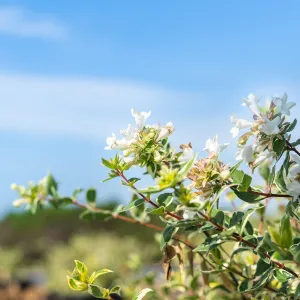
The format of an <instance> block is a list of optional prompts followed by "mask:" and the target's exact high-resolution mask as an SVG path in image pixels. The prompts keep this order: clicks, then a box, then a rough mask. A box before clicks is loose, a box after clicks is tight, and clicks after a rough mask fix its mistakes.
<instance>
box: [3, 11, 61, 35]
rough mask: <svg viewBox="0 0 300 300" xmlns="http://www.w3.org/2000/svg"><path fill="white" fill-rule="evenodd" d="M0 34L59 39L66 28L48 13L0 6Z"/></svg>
mask: <svg viewBox="0 0 300 300" xmlns="http://www.w3.org/2000/svg"><path fill="white" fill-rule="evenodd" d="M0 34H6V35H15V36H21V37H35V38H45V39H60V38H62V37H63V36H64V35H65V34H66V29H65V27H64V26H63V25H62V24H61V23H60V22H58V21H57V20H55V19H52V18H51V17H49V16H48V15H44V14H37V13H33V12H31V11H29V10H26V9H23V8H19V7H0Z"/></svg>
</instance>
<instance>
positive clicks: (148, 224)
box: [72, 199, 277, 292]
mask: <svg viewBox="0 0 300 300" xmlns="http://www.w3.org/2000/svg"><path fill="white" fill-rule="evenodd" d="M72 202H73V204H74V205H76V206H78V207H80V208H84V209H91V207H89V206H87V205H85V204H82V203H80V202H78V201H77V200H76V199H73V200H72ZM92 210H93V211H94V212H105V213H110V214H111V216H112V217H113V218H114V219H115V220H121V221H125V222H128V223H132V224H138V225H141V226H144V227H147V228H151V229H154V230H157V231H163V230H164V228H163V227H161V226H157V225H155V224H152V223H142V222H139V221H137V220H135V219H132V218H130V217H126V216H121V215H117V214H114V213H111V212H110V211H108V210H104V209H101V208H96V207H94V208H92ZM172 239H173V240H174V241H177V242H179V243H182V244H184V245H185V246H186V247H188V248H189V249H191V250H194V249H195V248H196V247H195V246H194V245H193V244H191V243H190V242H189V241H188V240H185V239H182V237H181V236H180V235H179V234H176V235H174V236H173V237H172ZM224 251H225V250H224ZM225 252H226V251H225ZM197 253H198V254H199V255H200V256H201V258H202V259H203V260H204V261H206V262H207V263H208V264H209V265H210V267H212V268H214V265H213V264H212V263H211V262H210V261H209V260H208V259H207V258H206V257H205V256H204V255H203V254H202V253H200V252H197ZM226 254H228V253H227V252H226ZM227 269H228V271H229V274H230V277H231V278H232V280H233V281H234V283H235V285H237V284H238V281H237V279H236V278H235V276H234V275H233V273H234V274H237V275H239V276H241V277H243V278H247V277H245V276H244V275H243V274H242V273H241V272H239V271H238V270H235V269H234V268H227ZM265 288H266V289H267V290H269V291H272V292H277V291H276V290H274V289H272V288H270V287H269V286H265Z"/></svg>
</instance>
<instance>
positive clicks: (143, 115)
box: [131, 108, 151, 128]
mask: <svg viewBox="0 0 300 300" xmlns="http://www.w3.org/2000/svg"><path fill="white" fill-rule="evenodd" d="M131 114H132V116H133V117H134V119H135V123H136V126H137V127H138V128H143V127H144V125H145V122H146V120H147V119H148V118H149V117H150V115H151V111H149V112H137V111H136V110H135V109H133V108H132V109H131Z"/></svg>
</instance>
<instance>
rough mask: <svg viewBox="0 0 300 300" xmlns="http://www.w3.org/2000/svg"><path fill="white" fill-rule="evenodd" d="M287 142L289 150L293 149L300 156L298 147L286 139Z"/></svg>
mask: <svg viewBox="0 0 300 300" xmlns="http://www.w3.org/2000/svg"><path fill="white" fill-rule="evenodd" d="M285 143H286V145H287V148H288V150H290V151H293V152H295V153H297V154H298V155H299V156H300V152H299V151H298V150H297V149H296V147H294V146H292V144H291V143H290V142H289V141H287V140H285Z"/></svg>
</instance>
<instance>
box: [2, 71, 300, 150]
mask: <svg viewBox="0 0 300 300" xmlns="http://www.w3.org/2000/svg"><path fill="white" fill-rule="evenodd" d="M263 90H264V91H261V94H262V95H267V94H268V93H272V92H271V91H274V89H263ZM283 90H286V91H287V92H289V91H291V93H290V94H291V95H290V96H291V97H290V101H295V102H297V98H296V96H297V95H299V94H300V92H298V91H297V90H293V89H291V88H286V89H283ZM0 91H1V92H0V93H1V94H0V131H2V132H21V133H27V134H28V133H29V134H38V135H43V136H45V135H53V136H72V137H73V138H80V139H89V140H93V141H99V142H100V143H104V142H105V137H106V136H108V135H110V134H111V133H112V132H115V133H118V131H119V129H120V128H125V127H126V126H127V124H128V123H131V122H133V119H132V118H131V114H130V109H131V108H136V109H137V110H140V111H148V110H152V112H153V114H152V116H151V118H150V120H149V122H150V123H158V122H161V123H165V122H168V121H172V122H173V123H174V125H175V133H174V135H173V136H172V137H171V140H172V141H173V142H174V145H179V144H181V143H188V142H192V143H193V145H194V147H195V149H196V151H199V150H201V149H203V147H204V143H205V141H206V139H207V138H209V137H213V136H214V135H215V134H218V135H219V137H220V140H221V141H222V142H230V143H231V144H232V145H231V147H232V148H230V149H232V151H235V149H234V145H235V144H236V140H232V139H231V135H230V133H229V130H230V128H231V127H232V124H231V123H230V120H229V116H230V115H231V114H232V113H235V114H236V115H238V116H240V117H245V118H249V117H250V115H249V114H248V111H247V110H246V109H245V108H244V107H241V106H240V103H241V101H240V100H239V99H238V98H242V97H241V95H245V94H247V92H248V93H249V91H246V92H245V91H239V93H238V94H239V96H237V97H236V101H235V100H234V102H235V104H234V108H235V109H236V111H231V109H232V106H230V107H228V105H222V106H220V102H222V103H223V102H224V100H223V98H222V95H223V91H220V96H219V94H214V93H213V92H210V93H208V92H207V93H206V94H199V93H185V92H181V91H179V92H178V91H174V90H168V89H165V88H161V87H159V86H155V85H151V84H146V83H142V82H137V81H129V80H116V79H103V78H97V79H92V78H72V77H57V76H53V77H49V76H30V75H26V74H25V75H22V74H13V73H0ZM254 92H256V91H254ZM259 92H260V91H259ZM234 93H235V92H234ZM271 95H272V94H271ZM227 98H229V99H230V98H231V97H227ZM220 99H221V101H220ZM295 99H296V100H295ZM226 101H228V100H226ZM229 101H232V100H229ZM228 103H229V102H228ZM223 104H224V103H223ZM298 105H299V104H298ZM298 105H297V106H298ZM297 106H296V108H295V109H293V115H292V117H293V116H297V115H298V114H299V107H297ZM299 129H300V128H299V127H298V128H297V130H296V131H295V133H294V134H295V136H297V133H300V130H299ZM228 153H229V151H228ZM230 155H232V153H231V154H230Z"/></svg>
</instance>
